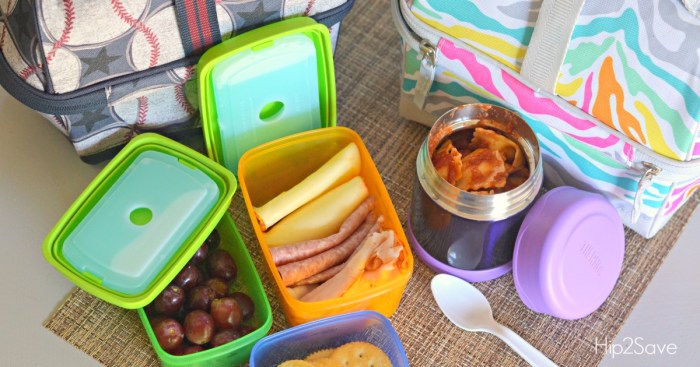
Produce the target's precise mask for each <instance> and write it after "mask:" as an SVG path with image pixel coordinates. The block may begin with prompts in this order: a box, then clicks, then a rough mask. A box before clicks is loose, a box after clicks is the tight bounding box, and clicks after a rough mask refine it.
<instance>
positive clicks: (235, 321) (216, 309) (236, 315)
mask: <svg viewBox="0 0 700 367" xmlns="http://www.w3.org/2000/svg"><path fill="white" fill-rule="evenodd" d="M211 316H212V317H213V318H214V323H215V324H216V326H217V327H218V328H220V329H236V328H238V327H239V326H240V325H241V321H243V314H242V313H241V308H240V307H239V306H238V302H237V301H236V300H235V299H234V298H233V297H224V298H218V299H215V300H214V302H212V303H211Z"/></svg>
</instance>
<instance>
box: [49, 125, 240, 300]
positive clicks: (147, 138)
mask: <svg viewBox="0 0 700 367" xmlns="http://www.w3.org/2000/svg"><path fill="white" fill-rule="evenodd" d="M235 190H236V180H235V178H234V177H233V175H232V174H231V172H229V171H228V170H226V169H225V168H224V167H222V166H220V165H218V164H216V163H215V162H213V161H211V160H210V159H208V158H206V157H204V156H202V155H201V154H199V153H197V152H195V151H194V150H192V149H190V148H187V147H185V146H184V145H182V144H179V143H176V142H174V141H172V140H170V139H167V138H165V137H162V136H159V135H156V134H143V135H140V136H138V137H136V138H134V139H133V140H132V141H131V142H130V143H129V144H128V145H127V146H126V147H124V149H122V151H121V152H120V153H119V154H118V155H117V156H116V157H115V158H114V159H113V160H112V161H111V162H110V163H109V164H108V165H107V166H106V167H105V168H104V169H103V170H102V172H100V173H99V174H98V176H97V177H96V178H95V180H93V182H92V183H91V184H90V185H89V186H88V187H87V188H86V190H85V191H84V192H83V193H82V194H81V195H80V196H79V197H78V199H77V200H76V201H75V202H74V203H73V205H72V206H71V207H70V208H69V209H68V211H67V212H66V213H65V214H64V215H63V217H62V218H61V220H60V221H59V222H58V224H57V225H56V226H55V227H54V229H53V230H52V231H51V232H50V233H49V235H48V236H47V238H46V240H45V241H44V246H43V251H44V256H45V257H46V259H47V260H48V261H49V262H50V263H51V264H52V265H54V266H55V267H56V268H57V269H58V270H59V271H61V272H62V273H63V274H64V275H65V276H66V277H67V278H68V279H70V280H71V281H73V282H74V283H75V284H76V285H78V286H79V287H81V288H83V289H84V290H86V291H87V292H89V293H91V294H93V295H95V296H97V297H99V298H102V299H104V300H105V301H107V302H110V303H113V304H115V305H118V306H120V307H125V308H139V307H143V306H145V305H147V304H148V303H149V302H151V301H152V300H153V299H154V298H155V297H156V296H157V295H158V293H160V292H161V291H162V290H163V289H164V288H165V287H166V286H167V285H168V284H169V283H170V281H172V279H173V278H174V277H175V276H176V275H177V274H178V273H179V272H180V270H181V269H182V268H183V267H184V266H185V264H186V263H187V261H189V259H190V258H191V257H192V255H193V254H194V252H196V251H197V249H198V248H199V247H200V246H201V244H202V243H203V242H204V240H205V239H206V237H207V236H208V235H209V233H210V232H211V231H212V229H213V228H214V226H216V224H217V223H218V221H219V219H220V218H221V216H222V215H223V214H224V213H225V212H226V209H227V208H228V205H229V203H230V202H231V198H232V196H233V193H234V191H235Z"/></svg>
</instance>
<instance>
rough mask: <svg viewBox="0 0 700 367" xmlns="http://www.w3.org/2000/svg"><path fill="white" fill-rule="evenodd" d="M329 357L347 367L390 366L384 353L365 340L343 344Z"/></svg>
mask: <svg viewBox="0 0 700 367" xmlns="http://www.w3.org/2000/svg"><path fill="white" fill-rule="evenodd" d="M331 358H332V359H335V360H336V361H338V362H340V364H341V366H347V367H391V361H390V360H389V357H388V356H387V355H386V353H384V351H382V350H381V349H379V348H378V347H377V346H375V345H374V344H370V343H366V342H352V343H347V344H344V345H342V346H340V347H338V348H336V350H335V351H333V354H332V355H331Z"/></svg>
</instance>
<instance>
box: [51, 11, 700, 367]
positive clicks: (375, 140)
mask: <svg viewBox="0 0 700 367" xmlns="http://www.w3.org/2000/svg"><path fill="white" fill-rule="evenodd" d="M389 5H390V3H389V0H376V1H375V0H365V1H358V2H357V3H356V5H355V9H354V10H353V11H352V13H351V14H350V16H348V18H347V19H346V20H345V21H344V22H343V30H342V36H341V38H340V42H339V45H338V49H337V53H336V57H335V59H336V74H337V81H338V83H337V84H338V86H337V88H338V93H337V95H338V116H339V120H340V121H341V123H340V124H342V125H346V126H349V127H351V128H352V129H354V130H355V131H357V132H358V133H359V134H360V135H361V136H362V137H363V139H364V141H365V143H366V145H367V147H368V148H369V150H370V152H371V154H372V156H373V158H374V161H375V162H376V164H377V167H378V168H379V171H380V172H381V173H382V178H383V179H384V183H385V184H386V187H387V189H388V190H389V192H390V193H391V199H392V200H393V202H394V204H395V206H396V210H397V212H398V214H399V217H400V218H406V211H407V209H408V206H409V204H410V197H411V188H412V184H413V172H414V169H415V157H416V154H417V151H418V147H419V145H420V143H421V141H422V140H423V139H424V138H425V136H426V134H427V132H428V130H427V129H426V128H425V127H422V126H420V125H418V124H415V123H410V122H407V121H402V120H401V119H400V118H399V116H398V107H397V104H398V100H399V85H400V83H399V78H400V76H399V73H400V69H401V63H402V60H401V53H400V47H399V37H398V34H397V32H396V30H395V29H394V26H393V23H392V20H391V15H390V10H389ZM699 201H700V198H699V197H698V195H695V196H694V197H693V198H692V199H691V200H690V201H689V202H688V203H687V204H686V205H685V206H684V207H683V208H682V209H681V211H680V212H679V213H677V214H676V216H675V218H674V219H673V220H671V222H670V223H669V224H668V225H667V226H666V228H664V229H663V230H662V231H661V232H660V233H659V234H658V235H657V236H656V237H655V238H654V239H652V240H644V239H643V238H642V237H641V236H639V235H637V234H635V233H633V232H631V231H629V230H628V231H627V233H626V238H627V249H626V257H625V263H624V268H623V270H622V274H621V276H620V280H619V282H618V284H617V286H616V287H615V289H614V291H613V293H612V294H611V295H610V298H609V299H608V300H607V302H605V304H603V306H602V307H601V308H600V309H599V310H598V311H597V312H595V313H593V314H592V315H590V316H588V317H586V318H584V319H581V320H577V321H564V320H558V319H555V318H552V317H548V316H545V315H541V314H536V313H534V312H532V311H530V310H529V309H527V308H526V307H525V306H524V305H523V304H522V302H521V301H520V299H519V298H518V295H517V293H516V291H515V288H514V285H513V278H512V276H511V275H507V276H504V277H501V278H499V279H497V280H494V281H490V282H485V283H479V284H476V286H477V288H479V289H480V290H481V291H482V292H484V294H485V295H486V297H487V298H488V300H489V301H490V302H491V304H492V305H493V309H494V316H495V318H496V320H498V321H499V322H501V323H503V324H504V325H506V326H508V327H510V328H511V329H513V330H514V331H515V332H517V333H518V334H520V335H522V336H523V337H524V338H525V339H526V340H528V341H530V342H531V343H532V344H533V345H534V346H535V347H536V348H538V349H540V350H541V351H543V352H544V353H545V354H546V355H547V356H549V357H550V358H551V359H552V360H553V361H554V362H556V363H558V364H560V365H564V366H593V365H597V364H598V363H599V362H600V360H601V359H602V358H603V355H604V354H603V350H602V349H600V350H598V352H597V353H596V349H595V342H596V340H598V341H600V340H604V339H605V338H606V337H607V338H608V340H613V339H614V337H615V335H616V334H617V333H618V331H619V329H620V327H621V326H622V324H623V322H624V321H625V319H626V318H627V317H628V316H629V314H630V312H631V311H632V309H633V307H634V306H635V305H636V304H637V302H638V301H639V298H640V296H641V294H642V292H643V291H644V289H645V288H646V287H647V285H648V284H649V281H650V280H651V278H652V276H653V275H654V274H655V273H656V271H657V270H658V268H659V266H660V265H661V263H662V261H663V259H664V258H665V257H666V255H667V254H668V252H669V250H670V249H671V248H672V247H673V244H674V243H675V242H676V240H677V239H678V236H679V234H680V233H681V232H682V230H683V227H684V226H685V225H686V223H687V220H688V218H689V217H690V216H691V215H692V213H693V211H694V210H695V208H696V207H697V205H698V202H699ZM230 212H231V214H232V215H233V218H234V220H235V222H236V224H237V226H238V228H239V230H240V232H241V235H242V236H243V238H244V240H245V243H246V244H248V248H249V249H250V252H251V255H252V257H253V259H254V261H255V265H256V267H257V269H258V270H259V272H260V274H261V278H262V280H263V283H264V284H265V286H266V289H268V296H269V298H270V302H271V304H272V309H273V315H274V324H273V327H272V332H275V331H278V330H281V329H283V328H286V327H287V325H286V322H285V321H284V316H283V314H282V311H281V308H280V302H279V299H278V298H277V296H276V294H275V292H274V291H273V289H274V283H273V281H272V279H271V278H270V276H269V275H268V274H267V271H266V270H265V266H264V264H263V262H262V261H263V260H262V256H261V254H260V251H259V247H258V244H257V240H256V239H255V235H254V233H253V231H252V227H251V225H250V222H249V218H248V215H247V213H246V209H245V205H244V203H243V199H242V197H241V195H240V192H239V193H237V194H236V195H235V197H234V200H233V203H232V206H231V210H230ZM432 276H433V273H432V272H431V271H430V270H429V269H428V268H426V267H425V265H423V264H422V263H420V262H419V261H416V267H415V272H414V275H413V278H412V279H411V281H410V282H409V284H408V286H407V288H406V291H405V294H404V297H403V299H402V302H401V305H400V306H399V309H398V310H397V312H396V313H395V314H394V316H393V317H392V318H391V321H392V323H393V325H394V327H395V328H396V330H397V332H398V334H399V336H400V337H401V340H402V342H403V345H404V347H405V349H406V353H407V354H408V359H409V361H410V363H411V365H413V366H445V367H446V366H464V365H476V366H515V365H526V363H525V362H524V361H523V360H522V359H520V357H518V356H517V355H516V354H515V353H513V352H512V351H511V350H510V348H508V347H507V346H506V345H505V344H504V343H503V342H501V341H500V340H498V339H497V338H496V337H493V336H490V335H487V334H484V333H467V332H463V331H462V330H460V329H457V328H456V327H454V326H453V325H452V324H450V323H449V321H448V320H447V319H446V318H445V317H444V316H443V315H442V314H441V313H440V310H439V309H438V307H437V305H436V304H435V302H434V301H433V299H432V295H431V293H430V287H429V283H430V279H431V278H432ZM45 326H46V327H47V328H48V329H50V330H51V331H53V332H54V333H56V334H57V335H58V336H59V337H61V338H63V339H65V340H67V341H68V342H69V343H71V344H72V345H74V346H76V347H77V348H78V349H80V350H83V351H84V352H85V353H87V354H89V355H91V356H93V357H94V358H96V359H97V360H99V361H100V362H102V363H104V364H105V365H107V366H115V367H117V366H125V367H138V366H157V365H158V360H157V358H156V357H155V355H154V353H153V351H152V349H151V347H150V344H149V342H148V339H147V338H146V335H145V332H144V331H143V327H142V326H141V323H140V321H139V320H138V318H137V316H136V312H135V311H127V310H124V309H120V308H118V307H115V306H112V305H110V304H107V303H105V302H102V301H100V300H98V299H96V298H94V297H92V296H90V295H89V294H87V293H85V292H83V291H81V290H79V289H75V290H74V291H73V292H72V293H71V294H70V295H69V296H68V297H67V299H66V300H65V302H64V303H63V304H62V305H61V306H59V308H58V309H57V311H56V312H55V313H54V314H53V315H52V316H51V317H50V318H49V319H48V320H47V321H46V322H45Z"/></svg>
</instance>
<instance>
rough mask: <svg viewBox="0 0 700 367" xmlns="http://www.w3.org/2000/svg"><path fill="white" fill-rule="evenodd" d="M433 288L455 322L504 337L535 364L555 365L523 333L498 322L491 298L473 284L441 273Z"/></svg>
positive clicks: (538, 365) (511, 345)
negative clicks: (519, 333) (489, 299)
mask: <svg viewBox="0 0 700 367" xmlns="http://www.w3.org/2000/svg"><path fill="white" fill-rule="evenodd" d="M430 287H431V289H432V291H433V297H435V301H436V302H437V304H438V306H440V310H442V313H444V314H445V316H447V318H448V319H450V321H452V323H453V324H455V325H457V326H459V327H460V328H462V329H464V330H467V331H485V332H487V333H491V334H493V335H495V336H497V337H499V338H501V340H503V341H504V342H505V343H506V344H508V345H510V347H511V348H513V350H515V351H516V352H517V353H518V354H520V356H521V357H523V359H525V360H526V361H527V363H529V364H531V365H533V366H535V367H540V366H556V364H555V363H554V362H552V361H550V360H549V358H547V357H546V356H545V355H544V354H542V352H540V351H539V350H537V349H536V348H535V347H533V346H532V345H530V343H528V342H527V341H525V339H523V338H521V337H520V335H518V334H516V333H515V332H514V331H513V330H511V329H509V328H507V327H505V326H503V325H501V324H499V323H498V322H496V321H495V320H494V319H493V313H492V312H491V306H490V305H489V301H488V300H487V299H486V297H484V295H483V294H482V293H481V292H479V290H478V289H476V288H474V286H472V285H471V284H469V283H467V282H465V281H464V280H462V279H459V278H457V277H455V276H452V275H448V274H438V275H436V276H435V277H434V278H433V281H432V282H431V284H430Z"/></svg>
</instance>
